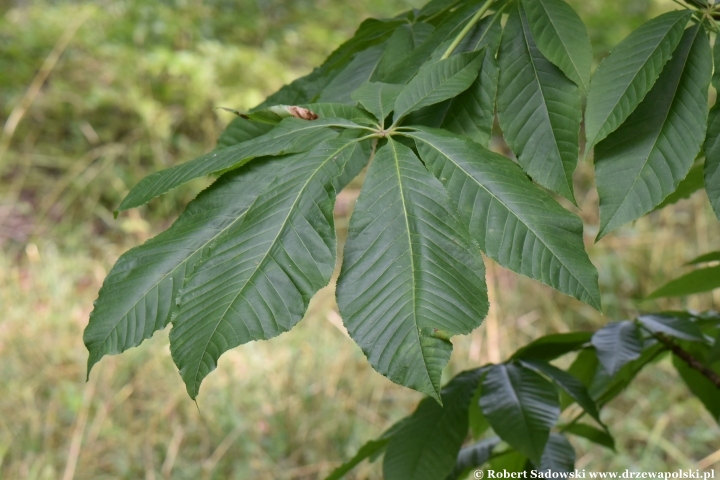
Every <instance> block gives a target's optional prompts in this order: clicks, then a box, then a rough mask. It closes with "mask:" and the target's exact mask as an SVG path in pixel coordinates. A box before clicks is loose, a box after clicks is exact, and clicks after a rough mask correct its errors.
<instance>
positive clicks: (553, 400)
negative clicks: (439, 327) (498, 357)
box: [480, 363, 560, 465]
mask: <svg viewBox="0 0 720 480" xmlns="http://www.w3.org/2000/svg"><path fill="white" fill-rule="evenodd" d="M481 388H482V392H483V393H482V396H481V397H480V408H482V411H483V413H484V414H485V417H487V419H488V421H489V422H490V425H492V428H493V430H495V433H497V434H498V436H499V437H500V438H502V439H503V440H505V441H506V442H507V443H509V444H510V446H512V447H513V448H514V449H515V450H517V451H518V452H520V453H522V454H523V455H525V456H526V457H527V458H529V459H530V461H532V462H533V463H534V464H535V465H538V464H539V463H540V458H541V457H542V453H543V451H544V450H545V444H546V443H547V441H548V437H549V436H550V428H552V427H553V426H554V425H555V422H556V421H557V419H558V416H559V415H560V404H559V402H558V395H557V391H556V390H555V387H554V386H553V385H552V384H551V383H550V382H548V381H547V380H545V379H544V378H543V377H541V376H540V375H538V374H537V373H535V372H534V371H532V370H528V369H527V368H523V367H521V366H520V365H516V364H514V363H509V364H501V365H493V366H492V367H491V368H490V371H489V372H488V374H487V375H486V376H485V379H484V380H483V382H482V387H481Z"/></svg>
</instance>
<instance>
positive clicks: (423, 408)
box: [383, 369, 484, 480]
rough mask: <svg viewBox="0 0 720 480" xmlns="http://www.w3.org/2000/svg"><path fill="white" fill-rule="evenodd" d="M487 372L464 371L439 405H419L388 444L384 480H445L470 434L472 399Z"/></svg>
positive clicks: (427, 401) (429, 402)
mask: <svg viewBox="0 0 720 480" xmlns="http://www.w3.org/2000/svg"><path fill="white" fill-rule="evenodd" d="M483 373H484V369H475V370H470V371H467V372H463V373H461V374H459V375H457V376H456V377H455V378H453V379H452V380H451V381H450V382H449V383H448V384H447V385H446V386H445V387H444V388H443V389H442V392H441V396H442V404H443V406H440V405H439V404H438V403H437V402H436V401H435V400H434V399H432V398H426V399H424V400H423V401H421V402H420V404H419V405H418V407H417V409H416V410H415V412H414V413H413V414H412V415H411V416H410V417H409V418H408V420H407V421H406V422H405V423H404V424H403V426H402V428H400V429H399V430H398V431H397V432H396V433H395V434H394V435H393V436H392V437H390V442H389V443H388V446H387V450H386V452H385V460H384V461H383V477H384V478H385V480H434V479H438V478H440V479H442V478H445V477H446V476H447V475H448V474H449V473H450V472H451V471H452V469H453V467H454V466H455V461H456V458H457V456H458V452H459V451H460V447H461V446H462V443H463V440H465V437H466V435H467V431H468V408H469V406H470V399H471V398H472V397H473V393H474V392H475V389H476V388H477V387H478V384H479V382H480V377H481V376H482V374H483Z"/></svg>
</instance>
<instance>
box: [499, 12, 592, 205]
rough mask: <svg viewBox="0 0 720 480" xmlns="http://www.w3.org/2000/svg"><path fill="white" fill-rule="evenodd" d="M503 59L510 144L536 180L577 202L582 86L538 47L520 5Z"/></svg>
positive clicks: (502, 103)
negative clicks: (575, 179)
mask: <svg viewBox="0 0 720 480" xmlns="http://www.w3.org/2000/svg"><path fill="white" fill-rule="evenodd" d="M499 62H500V83H499V88H498V99H497V109H498V118H499V120H500V128H502V131H503V134H504V135H505V139H506V140H507V142H508V145H510V147H511V148H512V150H513V152H515V154H516V155H517V157H518V161H519V162H520V165H522V167H523V169H524V170H525V171H526V172H527V173H528V175H530V176H531V177H532V178H533V180H535V181H536V182H538V183H539V184H540V185H542V186H543V187H546V188H549V189H550V190H552V191H554V192H557V193H559V194H560V195H562V196H563V197H565V198H567V199H568V200H570V201H572V202H573V203H575V197H574V193H573V182H572V174H573V172H574V171H575V166H576V165H577V159H578V152H579V133H580V118H581V116H582V112H581V110H580V90H579V89H578V87H577V85H575V84H574V83H573V82H572V81H570V80H569V79H568V78H567V77H566V76H565V75H564V74H563V73H562V72H561V71H560V70H559V69H558V68H557V67H556V66H555V65H553V64H552V63H550V61H548V60H547V59H546V58H545V57H544V56H543V55H542V54H541V53H540V51H539V50H538V48H537V47H536V46H535V41H534V40H533V38H532V35H531V33H530V28H529V27H528V24H527V20H526V18H525V14H524V12H523V11H522V7H521V6H520V5H519V4H518V6H517V7H515V8H512V9H511V10H510V17H509V18H508V21H507V24H506V25H505V30H504V32H503V36H502V43H501V44H500V53H499Z"/></svg>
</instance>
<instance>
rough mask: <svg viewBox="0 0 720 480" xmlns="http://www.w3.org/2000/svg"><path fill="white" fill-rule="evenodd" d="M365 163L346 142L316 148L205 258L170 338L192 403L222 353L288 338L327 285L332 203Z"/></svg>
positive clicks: (181, 300) (185, 289)
mask: <svg viewBox="0 0 720 480" xmlns="http://www.w3.org/2000/svg"><path fill="white" fill-rule="evenodd" d="M366 161H367V154H366V152H364V150H363V148H361V146H360V144H359V143H358V142H357V140H356V139H346V138H337V139H333V140H328V141H326V142H324V143H322V144H320V145H318V146H316V147H315V148H313V149H312V150H311V151H310V152H308V153H307V154H305V155H303V156H301V157H299V158H298V159H297V160H296V161H294V162H292V163H288V164H287V165H286V166H285V167H284V168H283V170H282V173H283V174H282V176H278V177H277V179H276V180H275V181H273V182H272V183H271V184H270V185H269V186H268V187H267V188H266V189H265V190H264V191H263V193H262V194H261V195H260V196H259V197H257V199H256V200H255V202H254V203H253V205H252V206H251V207H250V209H249V210H248V212H247V213H246V216H245V219H244V220H243V222H242V223H240V224H239V225H234V226H233V227H232V228H230V229H229V230H227V231H226V232H225V233H224V234H223V235H222V236H221V237H220V238H218V239H217V240H216V241H215V242H214V243H213V245H212V247H211V248H209V249H208V250H206V254H205V255H204V258H203V260H202V261H201V262H199V263H198V265H197V267H196V268H195V271H194V272H193V275H192V276H191V277H189V278H188V280H187V281H186V282H185V285H184V286H183V287H182V289H181V291H180V297H179V301H178V310H177V313H176V314H175V315H174V318H173V329H172V331H171V332H170V352H171V353H172V357H173V360H174V361H175V364H176V365H177V366H178V368H179V369H180V374H181V376H182V378H183V380H184V381H185V384H186V386H187V390H188V393H189V394H190V396H191V397H192V398H195V397H196V396H197V394H198V390H199V388H200V383H201V381H202V379H203V378H204V377H205V376H207V375H208V374H209V373H210V372H211V371H212V370H213V369H214V368H215V366H216V364H217V359H218V358H219V357H220V355H221V354H222V353H223V352H225V351H227V350H228V349H230V348H233V347H236V346H238V345H240V344H243V343H247V342H249V341H252V340H260V339H268V338H271V337H274V336H277V335H279V334H280V333H283V332H285V331H287V330H290V329H291V328H292V327H293V326H294V325H295V324H296V323H297V322H298V321H300V319H301V318H302V317H303V315H304V314H305V310H306V308H307V305H308V302H309V301H310V298H311V297H312V296H313V295H314V294H315V292H317V290H319V289H320V288H322V287H324V286H325V285H327V283H328V282H329V281H330V276H331V275H332V271H333V269H334V267H335V249H336V246H335V229H334V225H333V216H332V215H333V206H334V203H335V195H336V192H338V191H340V189H341V188H342V187H343V186H344V185H345V184H347V182H349V181H350V180H351V179H352V178H353V177H354V176H355V175H356V174H357V173H359V171H360V170H361V169H362V168H363V167H364V165H365V162H366Z"/></svg>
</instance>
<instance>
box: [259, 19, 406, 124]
mask: <svg viewBox="0 0 720 480" xmlns="http://www.w3.org/2000/svg"><path fill="white" fill-rule="evenodd" d="M405 23H406V22H405V20H402V19H395V20H377V19H374V18H371V19H368V20H365V21H364V22H362V24H360V27H359V28H358V30H357V32H355V35H353V37H352V38H351V39H350V40H348V41H347V42H345V43H343V44H342V45H341V46H340V47H338V49H337V50H335V51H334V52H333V53H332V54H331V55H330V56H329V57H328V58H327V60H325V62H323V64H322V65H321V66H320V67H318V68H316V69H315V70H313V71H312V72H311V73H310V74H308V75H306V76H304V77H302V78H299V79H297V80H295V81H294V82H292V83H290V84H289V85H285V86H283V87H282V88H281V89H280V90H278V91H277V92H275V93H274V94H272V95H270V96H269V97H268V98H266V99H265V101H264V102H262V103H261V104H260V105H258V106H257V107H255V108H254V109H253V110H259V109H263V108H266V107H269V106H272V105H279V104H284V105H298V104H301V103H309V102H314V101H315V100H316V99H317V97H318V96H319V95H320V93H321V92H322V91H323V89H324V88H325V86H326V85H327V84H328V83H329V82H330V81H331V80H332V79H333V78H335V76H337V75H338V73H339V72H340V71H341V70H342V69H343V68H344V67H345V66H346V65H347V64H348V63H350V61H351V60H352V59H353V57H354V56H355V55H356V54H357V53H358V52H361V51H363V50H367V49H368V48H371V47H373V46H375V45H378V44H380V43H382V42H383V41H385V40H386V39H387V38H388V37H390V36H391V35H392V34H393V32H394V31H395V29H396V28H397V27H399V26H401V25H403V24H405Z"/></svg>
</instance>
